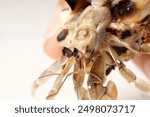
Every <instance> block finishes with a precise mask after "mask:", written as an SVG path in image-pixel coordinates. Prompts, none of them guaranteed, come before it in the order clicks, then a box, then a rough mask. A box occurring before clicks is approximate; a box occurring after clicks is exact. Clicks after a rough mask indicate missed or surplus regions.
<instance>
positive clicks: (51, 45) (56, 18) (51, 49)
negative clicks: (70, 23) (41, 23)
mask: <svg viewBox="0 0 150 117" xmlns="http://www.w3.org/2000/svg"><path fill="white" fill-rule="evenodd" d="M64 8H68V5H67V4H66V3H65V2H64V0H60V2H59V4H58V7H57V8H56V10H55V13H54V15H53V17H52V19H51V21H50V23H49V24H48V29H47V32H46V35H45V42H44V46H43V49H44V51H45V52H46V54H47V55H48V56H49V57H52V58H54V59H58V58H59V57H60V56H61V50H62V45H60V44H59V43H58V42H57V40H56V37H57V36H56V32H57V30H58V28H59V27H60V22H61V21H60V12H61V10H62V9H64Z"/></svg>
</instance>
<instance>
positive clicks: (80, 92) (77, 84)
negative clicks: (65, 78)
mask: <svg viewBox="0 0 150 117" xmlns="http://www.w3.org/2000/svg"><path fill="white" fill-rule="evenodd" d="M74 72H78V73H76V74H74V75H73V83H74V89H75V91H76V93H77V97H78V99H79V100H88V99H89V96H88V92H87V90H86V89H85V88H84V87H83V86H82V85H83V82H84V76H85V73H84V71H83V70H81V69H79V66H78V64H77V63H76V64H75V67H74Z"/></svg>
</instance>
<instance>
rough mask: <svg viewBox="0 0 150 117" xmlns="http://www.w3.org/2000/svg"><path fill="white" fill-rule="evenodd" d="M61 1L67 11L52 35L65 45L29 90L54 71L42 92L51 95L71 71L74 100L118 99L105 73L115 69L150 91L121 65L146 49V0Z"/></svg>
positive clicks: (149, 9)
mask: <svg viewBox="0 0 150 117" xmlns="http://www.w3.org/2000/svg"><path fill="white" fill-rule="evenodd" d="M66 2H67V3H68V4H69V6H70V9H71V13H70V15H69V16H68V18H67V20H66V22H65V23H64V25H63V26H62V27H60V30H59V33H58V36H57V41H58V42H60V43H62V44H63V46H64V48H63V50H62V56H61V57H60V59H59V60H57V61H55V62H54V63H53V64H52V65H51V66H50V67H49V68H48V69H46V70H45V71H44V72H43V73H42V74H41V75H40V77H39V78H38V79H37V80H36V81H35V82H34V84H33V92H35V90H36V89H37V88H38V87H39V86H40V85H41V84H43V83H44V81H46V80H47V79H48V78H49V77H53V75H58V77H57V78H56V80H55V82H54V86H53V88H52V89H51V90H50V92H49V94H48V96H47V97H46V99H54V98H55V96H56V95H57V94H58V92H59V91H60V89H61V87H62V85H63V84H64V82H65V80H66V79H67V78H68V76H70V75H73V83H74V89H75V92H76V94H77V98H78V99H79V100H101V99H104V100H106V99H117V87H116V85H115V83H114V82H113V81H112V80H109V81H108V79H107V76H108V75H109V74H110V72H111V71H112V70H113V69H118V70H119V72H120V73H121V75H122V76H123V77H124V78H125V79H126V80H127V82H129V83H133V84H134V85H135V87H137V88H138V89H140V90H142V91H144V92H147V93H150V84H149V83H148V82H146V81H144V80H142V79H140V78H137V76H136V75H135V74H134V73H133V72H132V71H131V70H130V69H128V68H127V67H126V65H125V64H124V62H125V61H128V60H131V59H133V57H134V56H136V55H139V54H150V42H149V41H148V40H149V38H150V0H66ZM72 67H73V71H70V69H71V68H72ZM58 71H60V72H58ZM86 76H87V77H86ZM84 80H87V88H85V87H84V86H83V82H84ZM106 81H107V83H106ZM104 83H106V85H104Z"/></svg>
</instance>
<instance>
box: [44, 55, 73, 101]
mask: <svg viewBox="0 0 150 117" xmlns="http://www.w3.org/2000/svg"><path fill="white" fill-rule="evenodd" d="M73 63H74V58H73V57H71V58H69V59H68V61H67V63H66V65H65V67H64V68H63V70H62V71H61V73H60V75H59V76H58V77H57V79H56V80H55V83H54V86H53V88H52V89H51V90H50V92H49V95H48V96H47V97H46V99H49V100H51V99H54V97H55V96H56V95H57V93H58V91H59V90H60V87H61V85H62V83H63V78H64V76H65V75H66V74H67V73H68V71H69V70H70V68H71V67H72V65H73Z"/></svg>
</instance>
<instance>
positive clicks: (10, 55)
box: [0, 0, 150, 100]
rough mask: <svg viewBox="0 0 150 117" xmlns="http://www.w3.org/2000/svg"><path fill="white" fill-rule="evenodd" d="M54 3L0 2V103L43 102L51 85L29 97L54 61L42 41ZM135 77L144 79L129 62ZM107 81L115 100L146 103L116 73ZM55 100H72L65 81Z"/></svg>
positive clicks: (49, 0) (40, 0)
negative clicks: (115, 91)
mask: <svg viewBox="0 0 150 117" xmlns="http://www.w3.org/2000/svg"><path fill="white" fill-rule="evenodd" d="M56 4H57V0H53V1H52V0H0V99H13V100H18V99H44V97H45V96H46V95H47V94H48V91H49V90H50V87H51V86H52V84H53V83H52V81H49V82H47V83H46V84H45V86H43V87H42V88H41V89H40V90H38V92H37V94H36V95H35V97H33V96H32V95H31V87H32V83H33V81H34V80H35V79H36V78H37V77H38V76H39V74H40V73H41V72H42V71H43V70H44V69H45V68H47V67H48V66H49V65H50V63H52V62H53V61H54V60H52V59H50V58H48V56H47V55H46V54H45V53H44V52H43V42H44V40H43V37H44V34H45V32H46V28H47V24H48V22H49V20H50V19H51V17H52V13H53V12H54V10H55V7H56ZM128 67H129V68H131V69H132V70H133V71H134V72H135V73H136V74H137V76H139V77H143V78H145V79H146V77H145V76H144V75H143V74H142V73H140V71H139V70H137V69H136V67H135V66H134V65H133V64H132V63H131V62H130V63H128ZM109 79H111V80H114V81H115V82H116V84H117V87H118V90H119V99H150V96H149V95H146V94H144V93H143V92H141V91H139V90H137V89H136V88H135V87H134V86H133V85H130V84H128V83H127V82H126V81H125V80H124V79H123V78H122V77H121V76H120V75H119V73H118V72H117V71H115V72H113V73H112V74H111V75H110V76H109ZM57 99H76V96H75V94H74V90H73V84H72V79H71V78H69V79H68V80H67V82H66V83H65V84H64V87H63V89H62V90H61V91H60V94H59V95H58V97H57Z"/></svg>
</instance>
